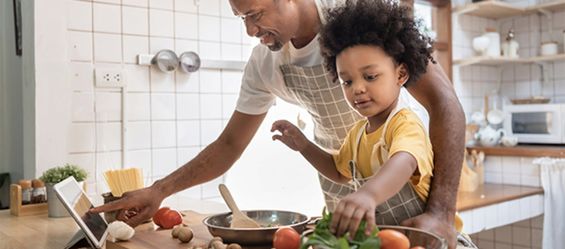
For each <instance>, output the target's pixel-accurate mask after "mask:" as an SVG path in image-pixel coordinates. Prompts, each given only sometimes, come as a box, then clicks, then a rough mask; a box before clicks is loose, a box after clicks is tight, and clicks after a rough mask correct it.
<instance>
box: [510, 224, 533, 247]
mask: <svg viewBox="0 0 565 249" xmlns="http://www.w3.org/2000/svg"><path fill="white" fill-rule="evenodd" d="M531 240H532V238H531V232H530V228H525V227H515V226H513V227H512V244H513V245H514V248H518V247H516V246H517V245H518V246H528V247H526V248H530V246H531Z"/></svg>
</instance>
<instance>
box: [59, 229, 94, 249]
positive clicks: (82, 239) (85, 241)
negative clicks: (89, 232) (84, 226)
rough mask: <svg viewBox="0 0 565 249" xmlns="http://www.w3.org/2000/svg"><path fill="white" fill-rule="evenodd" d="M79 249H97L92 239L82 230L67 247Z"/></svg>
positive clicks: (68, 248)
mask: <svg viewBox="0 0 565 249" xmlns="http://www.w3.org/2000/svg"><path fill="white" fill-rule="evenodd" d="M79 248H91V249H96V246H94V244H93V243H92V241H90V239H89V238H88V237H87V236H86V235H85V234H84V232H83V231H82V230H78V231H77V232H76V233H75V235H74V236H73V237H72V238H71V240H70V241H69V243H67V245H65V249H79Z"/></svg>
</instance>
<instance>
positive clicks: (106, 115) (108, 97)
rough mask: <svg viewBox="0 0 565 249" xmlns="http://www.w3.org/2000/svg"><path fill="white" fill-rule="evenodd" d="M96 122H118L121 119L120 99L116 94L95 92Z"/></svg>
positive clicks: (118, 94)
mask: <svg viewBox="0 0 565 249" xmlns="http://www.w3.org/2000/svg"><path fill="white" fill-rule="evenodd" d="M94 96H95V101H96V102H95V103H96V109H95V110H96V115H97V116H96V121H97V122H106V121H120V120H121V119H122V116H121V115H122V99H121V95H120V93H118V92H96V94H95V95H94Z"/></svg>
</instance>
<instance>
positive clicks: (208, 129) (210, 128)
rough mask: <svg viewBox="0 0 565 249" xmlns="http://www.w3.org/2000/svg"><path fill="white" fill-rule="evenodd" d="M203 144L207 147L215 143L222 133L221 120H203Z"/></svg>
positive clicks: (201, 127) (201, 124)
mask: <svg viewBox="0 0 565 249" xmlns="http://www.w3.org/2000/svg"><path fill="white" fill-rule="evenodd" d="M200 129H201V131H202V134H201V139H200V141H201V144H202V145H203V146H206V145H208V144H210V143H212V142H214V141H215V140H216V139H217V138H218V136H219V135H220V133H221V132H222V121H220V120H202V122H201V123H200Z"/></svg>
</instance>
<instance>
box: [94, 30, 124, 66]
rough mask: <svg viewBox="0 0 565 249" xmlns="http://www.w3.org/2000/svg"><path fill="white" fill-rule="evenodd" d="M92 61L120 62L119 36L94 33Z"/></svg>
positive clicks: (120, 41)
mask: <svg viewBox="0 0 565 249" xmlns="http://www.w3.org/2000/svg"><path fill="white" fill-rule="evenodd" d="M94 60H95V61H96V62H116V63H120V62H122V37H121V35H114V34H100V33H94Z"/></svg>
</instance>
